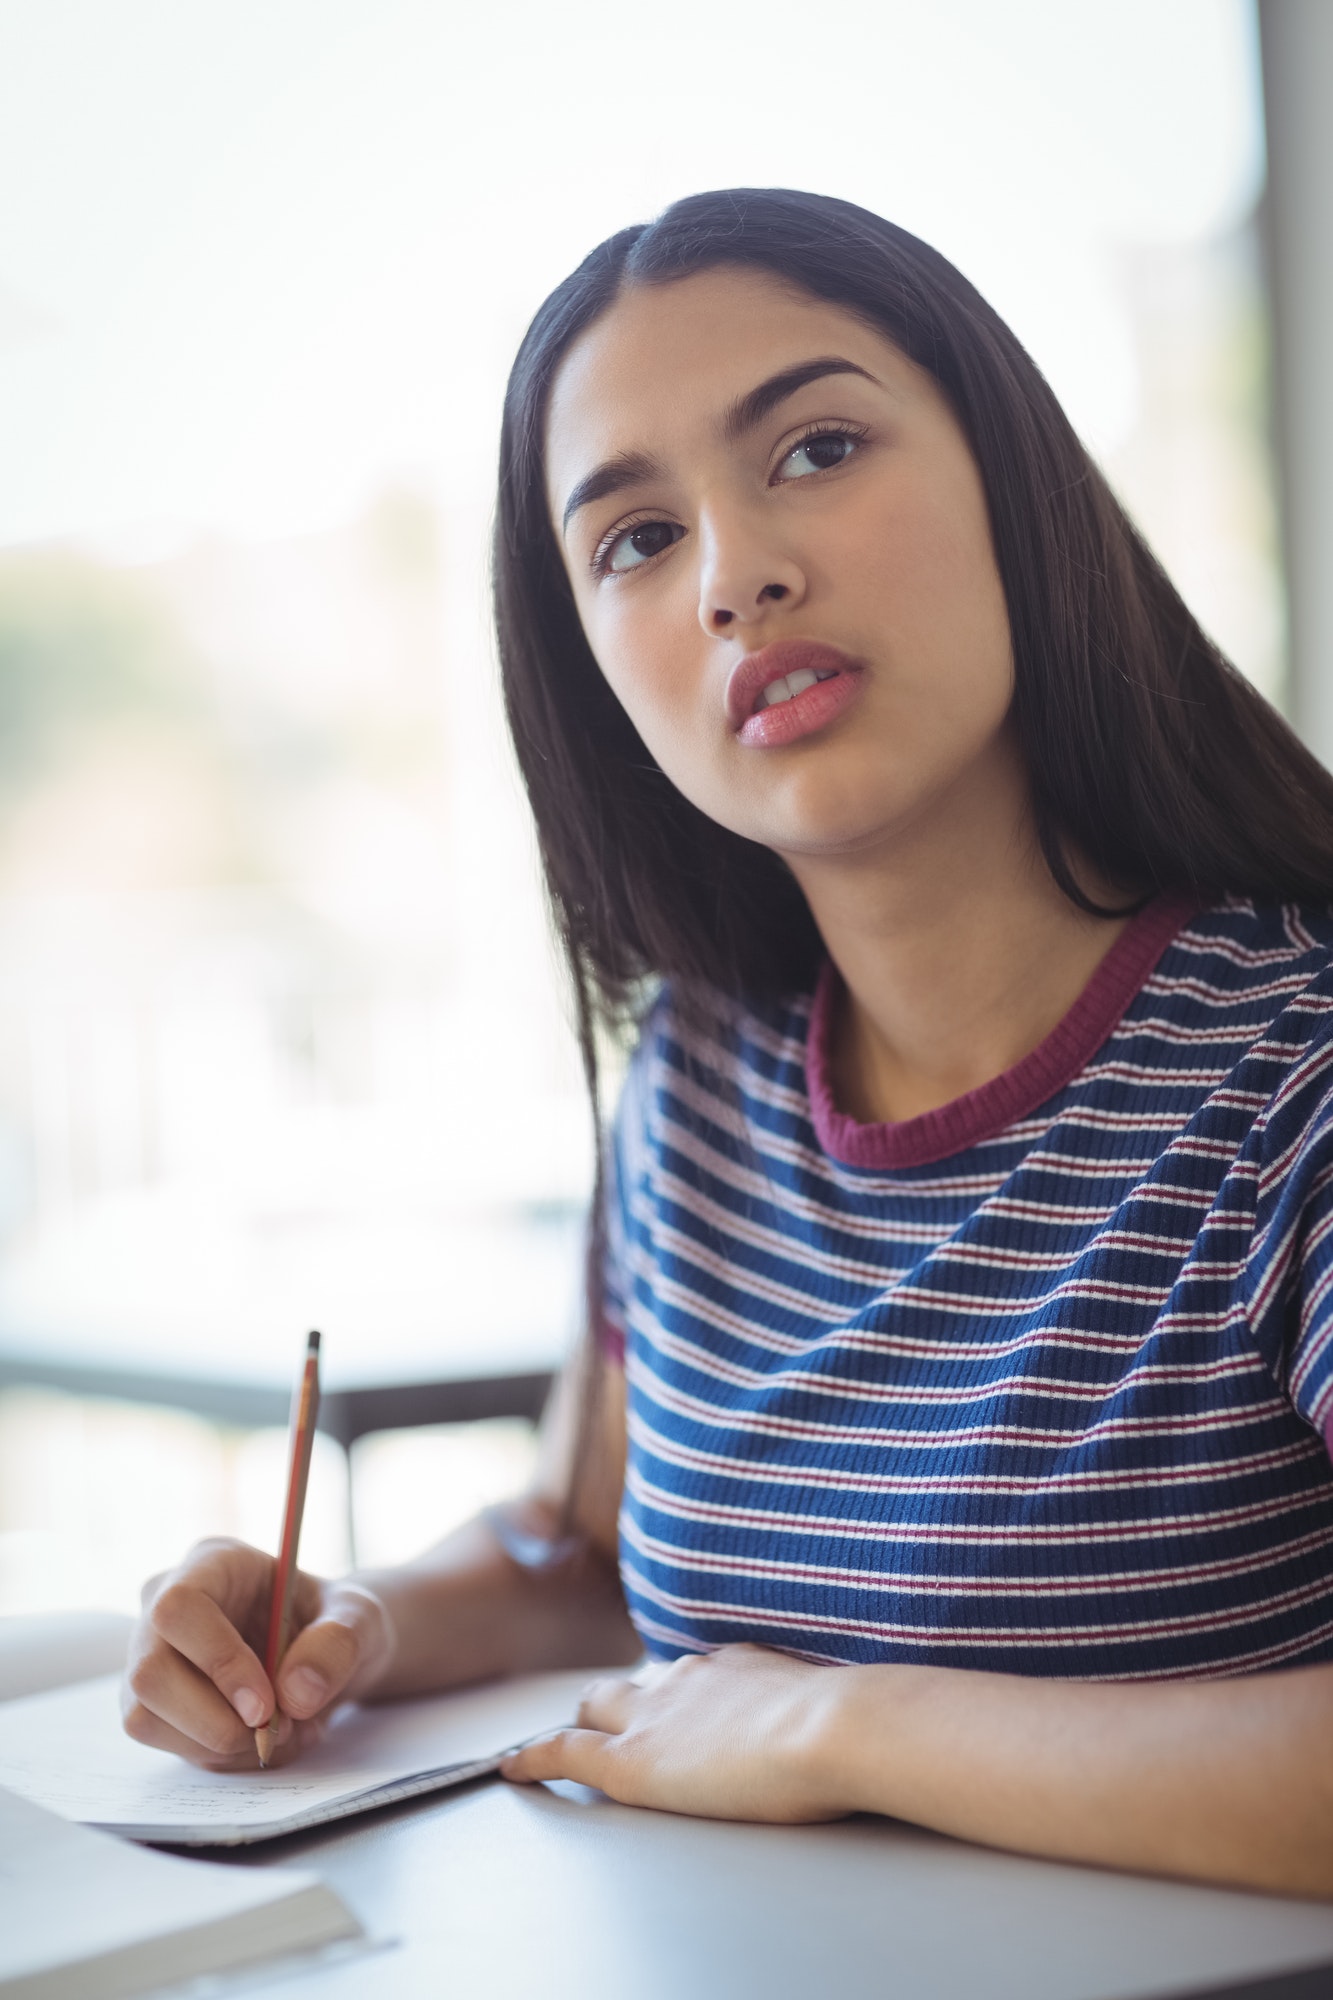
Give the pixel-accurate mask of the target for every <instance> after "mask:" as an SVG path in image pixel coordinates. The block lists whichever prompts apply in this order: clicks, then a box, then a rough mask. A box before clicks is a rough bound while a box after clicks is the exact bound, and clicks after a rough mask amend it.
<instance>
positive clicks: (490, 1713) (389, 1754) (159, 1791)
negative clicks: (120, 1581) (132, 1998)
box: [0, 1672, 589, 1838]
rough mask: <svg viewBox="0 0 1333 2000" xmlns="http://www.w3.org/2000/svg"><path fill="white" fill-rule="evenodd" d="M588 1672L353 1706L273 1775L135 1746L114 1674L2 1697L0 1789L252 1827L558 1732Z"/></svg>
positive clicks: (155, 1816)
mask: <svg viewBox="0 0 1333 2000" xmlns="http://www.w3.org/2000/svg"><path fill="white" fill-rule="evenodd" d="M588 1678H589V1676H588V1674H587V1673H586V1672H579V1673H574V1674H538V1675H532V1676H528V1677H525V1678H523V1679H521V1680H513V1681H501V1682H496V1683H492V1684H490V1685H488V1686H486V1687H481V1688H475V1689H467V1690H464V1691H463V1692H461V1693H456V1694H447V1695H434V1696H430V1697H428V1698H427V1699H425V1700H420V1701H405V1702H394V1703H389V1704H386V1705H385V1706H384V1707H382V1708H356V1707H350V1706H349V1707H347V1708H345V1709H342V1710H340V1711H339V1712H338V1713H337V1714H336V1715H335V1716H334V1717H333V1718H332V1720H331V1722H330V1724H329V1726H328V1729H327V1732H326V1734H325V1737H324V1740H323V1741H322V1742H321V1743H319V1744H318V1745H316V1746H314V1747H313V1748H312V1749H311V1750H310V1751H308V1752H306V1753H305V1754H303V1755H302V1757H301V1758H300V1760H299V1761H298V1762H297V1763H295V1764H293V1765H291V1766H289V1767H286V1768H283V1769H280V1770H275V1771H263V1772H260V1771H256V1772H251V1773H231V1772H218V1771H201V1770H197V1769H196V1768H195V1767H194V1766H193V1765H190V1764H186V1763H184V1762H183V1761H182V1760H181V1759H179V1758H177V1757H171V1756H167V1755H164V1754H163V1752H161V1751H158V1750H149V1749H147V1748H145V1747H144V1745H142V1744H139V1743H134V1742H131V1740H130V1738H129V1737H128V1736H126V1735H125V1733H124V1730H123V1729H122V1728H121V1724H120V1709H119V1694H118V1682H117V1680H116V1678H115V1677H108V1678H107V1679H104V1680H99V1681H90V1682H86V1683H85V1684H83V1685H82V1686H79V1687H72V1688H58V1689H55V1690H54V1691H52V1692H51V1693H49V1694H40V1695H30V1696H28V1697H26V1698H25V1699H22V1700H19V1701H12V1702H5V1703H3V1704H0V1785H7V1786H8V1787H9V1788H10V1789H11V1790H13V1791H15V1792H18V1793H20V1794H21V1795H22V1796H23V1797H25V1798H29V1799H32V1800H33V1801H35V1803H37V1804H38V1805H42V1806H45V1807H46V1808H47V1809H48V1810H49V1811H52V1812H58V1813H61V1814H63V1815H64V1816H65V1817H66V1818H68V1819H77V1820H83V1821H87V1822H90V1823H92V1824H95V1825H98V1826H109V1827H118V1828H124V1829H126V1830H129V1829H131V1828H139V1827H152V1828H154V1829H159V1828H160V1829H168V1830H169V1829H178V1830H180V1831H181V1832H182V1834H184V1833H186V1832H192V1833H194V1834H195V1837H196V1838H197V1837H198V1836H199V1835H200V1834H202V1833H205V1832H206V1831H207V1829H208V1828H210V1827H215V1828H218V1829H219V1830H221V1829H232V1828H240V1829H249V1830H252V1831H253V1832H255V1833H262V1831H263V1829H264V1827H265V1826H271V1825H275V1824H277V1823H279V1822H284V1821H288V1820H290V1819H291V1818H292V1817H293V1815H294V1814H298V1813H301V1814H309V1815H311V1816H312V1817H314V1818H317V1817H318V1816H319V1813H320V1811H321V1809H322V1808H327V1807H331V1806H333V1805H335V1804H337V1803H339V1802H341V1801H343V1800H345V1799H347V1798H348V1797H349V1796H350V1795H354V1794H356V1793H359V1792H363V1791H369V1790H372V1789H376V1788H378V1787H380V1786H385V1785H391V1784H394V1783H398V1782H401V1781H402V1780H404V1779H408V1778H412V1777H415V1776H417V1775H418V1774H420V1773H424V1772H427V1771H434V1770H440V1769H444V1768H447V1767H449V1766H453V1765H473V1764H476V1763H478V1762H485V1761H489V1760H493V1759H494V1758H495V1757H496V1756H497V1755H498V1754H499V1753H500V1752H501V1751H503V1750H505V1749H508V1748H509V1747H510V1745H512V1744H514V1743H519V1742H523V1741H524V1740H525V1739H526V1738H528V1737H530V1736H534V1735H538V1734H540V1733H541V1732H542V1731H543V1730H546V1729H553V1728H558V1727H559V1726H560V1725H561V1724H562V1723H564V1722H567V1721H569V1720H570V1719H571V1718H572V1716H573V1714H574V1711H575V1709H576V1708H577V1706H578V1697H579V1692H580V1690H581V1689H582V1688H583V1687H584V1686H585V1685H586V1683H587V1680H588Z"/></svg>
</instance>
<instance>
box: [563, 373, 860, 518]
mask: <svg viewBox="0 0 1333 2000" xmlns="http://www.w3.org/2000/svg"><path fill="white" fill-rule="evenodd" d="M828 375H859V376H860V377H861V378H862V380H863V381H865V382H875V381H876V378H875V377H874V376H873V375H872V374H871V373H870V372H869V370H868V369H865V368H859V367H858V366H857V364H856V362H855V361H845V360H844V359H843V358H842V356H841V355H838V354H822V355H820V356H819V357H818V359H817V360H814V361H798V362H797V363H796V365H795V366H794V367H792V368H784V369H782V370H781V371H780V372H779V373H778V374H776V375H770V376H769V377H768V379H767V381H764V382H761V383H760V384H759V385H758V387H757V388H754V389H749V390H747V391H746V393H745V395H743V396H738V397H737V398H736V400H735V402H734V403H730V404H728V406H727V408H726V410H725V411H724V412H723V416H722V423H721V434H722V437H723V438H724V439H725V441H726V442H727V443H728V444H736V443H737V442H738V441H739V440H740V439H741V438H743V437H744V436H745V434H746V432H747V431H752V430H753V429H754V427H755V425H756V424H761V423H762V422H763V421H764V418H765V417H766V416H767V415H768V414H769V412H770V411H771V410H775V409H776V408H777V406H778V404H779V403H783V402H785V401H786V399H787V397H788V396H794V395H795V394H796V391H797V390H798V389H804V388H805V386H806V384H807V383H809V382H822V381H823V380H824V378H825V377H826V376H828ZM879 386H880V385H879V384H878V383H877V382H876V387H879ZM661 471H662V466H661V465H660V463H659V462H658V460H657V459H655V458H650V457H649V456H648V454H647V453H646V452H642V451H622V452H618V453H617V454H616V456H615V457H614V458H608V459H606V460H604V461H603V463H602V464H601V465H598V466H595V467H594V468H593V470H592V471H591V472H590V473H589V474H588V476H587V478H586V479H580V481H579V482H578V485H577V486H575V487H574V489H573V491H572V492H571V493H570V496H569V498H568V500H566V502H565V511H564V513H563V514H562V515H561V517H560V532H561V534H563V533H564V531H565V529H566V528H567V527H568V526H569V523H570V520H571V518H572V517H573V516H574V515H575V514H577V512H578V510H579V508H580V507H587V506H589V505H590V504H591V503H592V501H594V500H605V499H607V498H608V497H609V496H610V495H611V494H613V493H622V492H624V490H625V488H626V487H628V486H638V485H641V484H642V483H643V482H644V481H646V480H649V479H654V478H656V477H658V476H659V475H660V473H661Z"/></svg>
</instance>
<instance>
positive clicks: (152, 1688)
mask: <svg viewBox="0 0 1333 2000" xmlns="http://www.w3.org/2000/svg"><path fill="white" fill-rule="evenodd" d="M121 1718H122V1721H123V1723H124V1727H125V1731H126V1733H127V1735H129V1736H132V1737H133V1738H134V1740H135V1742H137V1743H146V1744H148V1745H149V1746H150V1747H151V1748H152V1749H154V1750H170V1751H172V1752H173V1753H174V1754H175V1755H176V1756H178V1757H186V1758H188V1759H189V1760H190V1762H191V1763H193V1764H202V1765H205V1766H206V1767H207V1768H209V1769H211V1770H242V1769H253V1768H255V1766H257V1764H258V1762H259V1758H258V1754H257V1752H256V1750H255V1733H254V1731H253V1729H247V1727H246V1726H245V1724H244V1723H243V1722H242V1721H241V1720H240V1718H239V1717H238V1716H237V1715H236V1714H235V1713H234V1711H233V1710H232V1709H231V1708H230V1707H229V1706H228V1704H227V1703H226V1702H225V1701H224V1700H223V1699H222V1697H221V1695H220V1694H219V1693H218V1691H217V1689H216V1688H215V1687H213V1686H212V1685H211V1683H209V1682H208V1681H206V1680H205V1679H204V1677H203V1675H202V1674H201V1673H200V1672H199V1671H198V1669H197V1668H196V1667H191V1666H189V1665H188V1664H187V1663H186V1662H185V1661H184V1660H182V1659H180V1658H179V1656H178V1655H173V1654H170V1653H169V1652H168V1651H167V1650H166V1649H165V1648H164V1647H157V1648H155V1649H154V1650H153V1651H152V1652H150V1653H148V1654H146V1655H144V1656H143V1657H141V1658H140V1659H138V1660H136V1661H134V1662H133V1664H132V1665H131V1667H130V1670H129V1672H128V1674H127V1675H126V1678H125V1684H124V1687H123V1689H122V1694H121ZM294 1733H295V1725H294V1724H293V1723H292V1721H291V1720H290V1718H289V1717H287V1716H279V1717H278V1736H279V1741H280V1742H281V1743H284V1744H285V1743H287V1742H288V1741H289V1740H290V1739H291V1737H292V1736H293V1735H294Z"/></svg>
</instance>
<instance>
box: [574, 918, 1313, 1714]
mask: <svg viewBox="0 0 1333 2000" xmlns="http://www.w3.org/2000/svg"><path fill="white" fill-rule="evenodd" d="M828 999H829V985H828V979H827V977H826V980H825V982H824V985H823V987H822V988H821V993H820V995H819V996H818V997H817V998H816V999H815V1000H814V1002H813V1003H812V1001H811V999H810V998H809V997H806V998H804V999H802V1000H797V1001H793V1002H792V1003H791V1004H790V1005H788V1006H785V1007H775V1008H773V1009H771V1010H769V1011H767V1012H766V1013H765V1014H764V1015H763V1016H762V1018H761V1017H760V1016H758V1015H756V1014H755V1013H752V1012H740V1011H737V1010H728V1009H726V1008H724V1007H721V1006H719V1007H718V1009H717V1011H716V1018H715V1019H712V1020H709V1021H705V1022H699V1021H693V1020H692V1021H691V1022H690V1023H689V1024H688V1025H687V1024H686V1023H685V1022H684V1021H683V1020H682V1019H680V1018H679V1017H678V1015H677V1013H676V1011H675V1010H674V1009H673V1007H672V1004H671V1001H670V998H669V996H668V997H667V998H665V999H664V1000H663V1001H662V1003H661V1004H660V1005H659V1007H658V1008H657V1010H656V1011H655V1013H654V1014H653V1016H652V1017H651V1019H650V1021H649V1023H648V1024H647V1027H646V1029H645V1033H644V1036H643V1039H642V1042H641V1045H640V1048H639V1051H638V1054H637V1055H636V1057H635V1060H634V1063H633V1066H632V1069H631V1073H630V1078H629V1082H628V1084H627V1087H626V1091H625V1094H624V1098H623V1101H622V1107H621V1113H620V1117H619V1120H618V1124H617V1132H616V1141H615V1157H614V1161H613V1175H612V1180H613V1200H612V1211H611V1215H610V1225H611V1231H610V1233H611V1239H612V1245H613V1254H612V1264H611V1268H610V1270H609V1272H608V1284H609V1293H610V1310H611V1319H612V1325H613V1328H614V1327H615V1326H616V1325H617V1324H618V1325H619V1326H620V1327H621V1329H622V1330H623V1333H624V1336H625V1343H626V1365H627V1370H628V1384H629V1424H630V1456H629V1469H628V1475H627V1483H626V1492H625V1500H624V1506H623V1509H622V1516H621V1567H622V1575H623V1578H624V1582H625V1586H626V1590H627V1593H628V1597H629V1602H630V1607H631V1610H632V1612H633V1614H634V1617H635V1619H636V1621H637V1623H638V1625H639V1629H640V1631H641V1632H642V1634H643V1636H644V1639H645V1642H646V1643H647V1644H648V1646H649V1648H650V1649H651V1650H652V1651H654V1652H658V1653H666V1654H670V1653H676V1652H679V1651H682V1650H697V1649H702V1648H707V1647H710V1646H715V1645H719V1644H722V1643H724V1642H726V1641H729V1640H737V1639H750V1640H755V1641H758V1642H759V1643H762V1644H766V1645H771V1646H779V1647H783V1648H786V1649H788V1650H791V1651H795V1652H798V1653H801V1654H803V1655H805V1656H807V1657H809V1658H813V1659H820V1660H835V1661H867V1662H871V1661H888V1660H916V1661H930V1662H935V1663H938V1664H943V1665H953V1666H968V1667H980V1668H990V1669H995V1670H1001V1671H1008V1672H1018V1673H1031V1674H1049V1675H1065V1676H1087V1677H1096V1678H1132V1677H1137V1676H1149V1675H1151V1676H1163V1675H1200V1674H1228V1673H1241V1672H1248V1671H1252V1670H1256V1669H1259V1668H1262V1667H1268V1666H1276V1665H1283V1664H1287V1663H1294V1662H1297V1661H1308V1660H1316V1659H1324V1658H1329V1657H1333V1470H1331V1468H1330V1462H1329V1454H1328V1451H1327V1449H1326V1447H1325V1444H1324V1442H1323V1437H1322V1433H1323V1431H1324V1428H1325V1425H1326V1424H1329V1423H1330V1421H1331V1420H1333V1130H1331V1127H1333V921H1331V920H1330V917H1329V915H1328V913H1326V912H1322V911H1301V912H1299V913H1298V912H1294V911H1291V910H1287V911H1278V910H1263V909H1260V910H1256V909H1255V908H1254V907H1253V906H1252V905H1250V904H1248V903H1239V902H1229V903H1227V904H1225V905H1223V906H1220V907H1219V908H1217V909H1215V910H1211V911H1208V912H1205V913H1203V914H1201V915H1195V916H1192V917H1191V916H1189V915H1188V914H1187V913H1186V912H1184V911H1182V910H1181V909H1179V908H1174V909H1173V908H1169V907H1167V906H1164V905H1159V906H1155V907H1154V908H1153V909H1151V910H1149V911H1148V912H1146V913H1145V914H1144V915H1143V916H1142V917H1140V918H1139V919H1137V920H1136V921H1135V922H1134V923H1133V924H1131V925H1130V926H1129V927H1128V929H1127V930H1126V931H1125V932H1124V933H1123V935H1122V936H1121V938H1120V939H1119V940H1118V941H1117V943H1116V944H1115V945H1114V946H1113V948H1112V950H1111V952H1110V953H1109V954H1108V957H1107V959H1106V961H1105V962H1104V963H1103V966H1102V967H1101V968H1100V969H1099V972H1098V974H1097V975H1096V977H1095V979H1094V980H1093V982H1092V984H1091V985H1090V987H1089V988H1088V990H1087V992H1085V994H1084V995H1083V996H1082V998H1081V1000H1080V1001H1079V1002H1078V1003H1077V1005H1076V1007H1075V1008H1074V1009H1073V1010H1071V1013H1070V1015H1069V1016H1067V1017H1066V1020H1065V1021H1064V1022H1062V1023H1061V1024H1060V1027H1059V1028H1057V1029H1056V1031H1055V1033H1054V1034H1053V1035H1052V1036H1051V1037H1050V1038H1049V1039H1048V1041H1047V1042H1046V1043H1044V1044H1043V1045H1042V1047H1041V1049H1039V1050H1037V1051H1036V1052H1034V1054H1033V1055H1032V1056H1029V1057H1028V1058H1027V1059H1026V1060H1025V1062H1024V1063H1022V1064H1020V1065H1018V1066H1017V1068H1016V1069H1014V1070H1012V1071H1010V1072H1008V1074H1007V1076H1006V1077H1004V1078H1001V1079H998V1080H997V1082H996V1084H994V1085H988V1086H986V1087H985V1089H983V1090H981V1091H978V1092H974V1093H972V1095H971V1097H970V1098H965V1099H960V1100H959V1101H958V1103H957V1104H956V1105H953V1106H947V1107H945V1109H944V1111H943V1112H938V1113H931V1114H929V1115H928V1116H927V1117H926V1118H924V1119H914V1120H912V1121H910V1122H909V1123H907V1124H904V1125H899V1126H879V1127H873V1126H871V1127H867V1126H855V1125H853V1124H852V1121H850V1120H848V1119H846V1118H844V1117H842V1116H841V1115H840V1114H839V1113H838V1112H837V1111H836V1109H835V1108H834V1106H833V1104H832V1100H831V1096H830V1093H829V1089H828V1083H827V1070H826V1064H825V1061H824V1050H823V1041H824V1037H825V1034H826V1031H827V1018H828Z"/></svg>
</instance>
